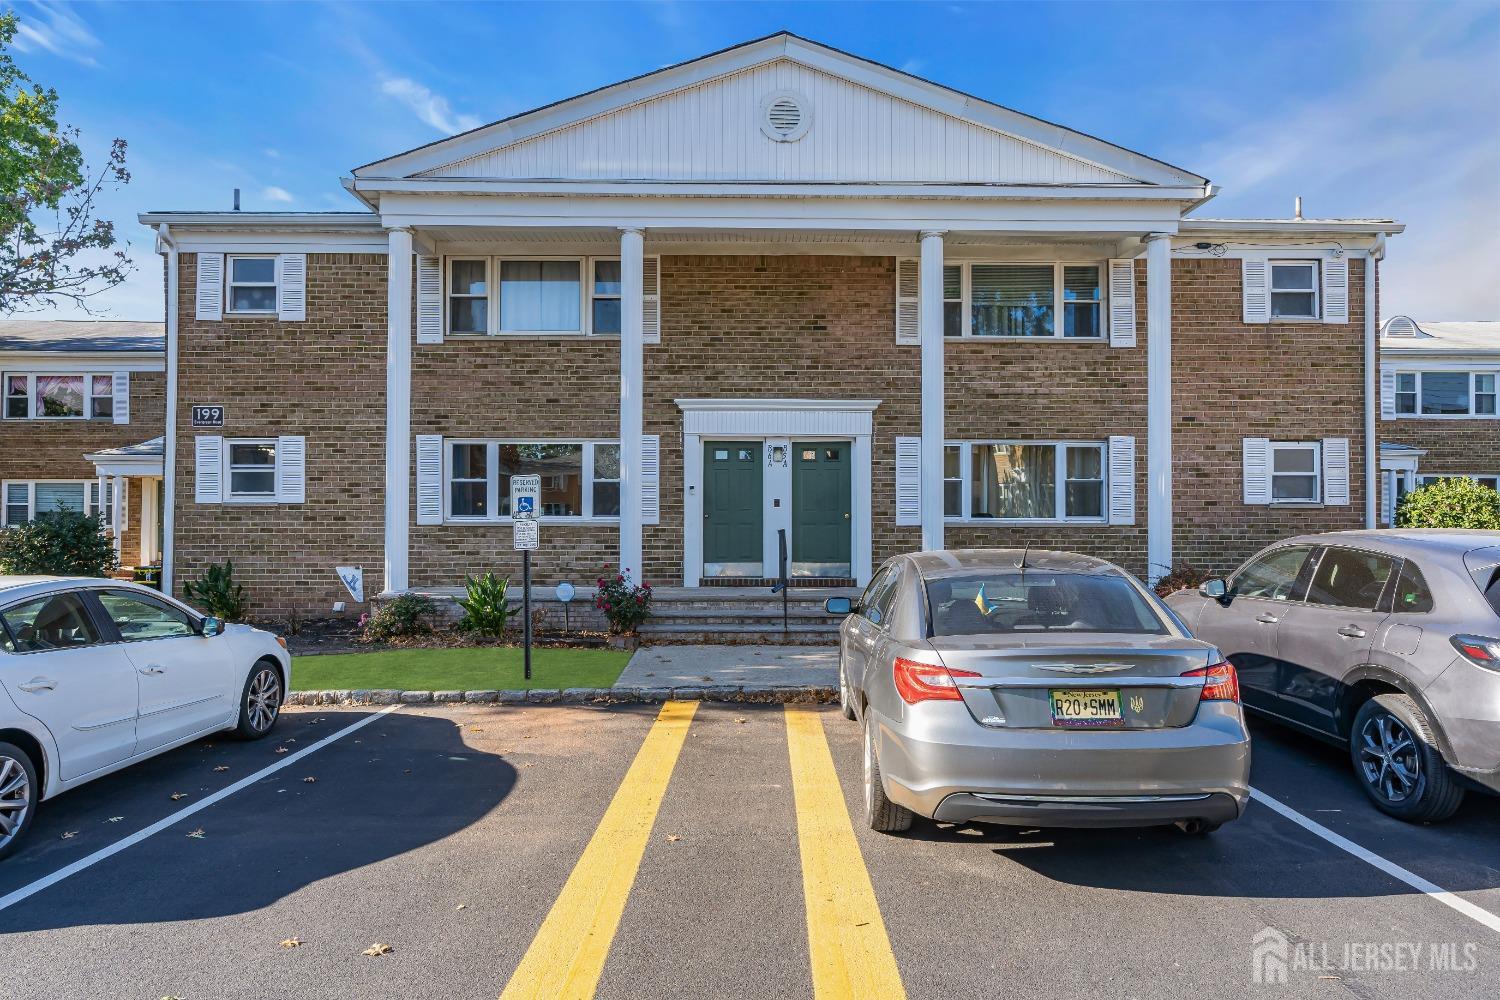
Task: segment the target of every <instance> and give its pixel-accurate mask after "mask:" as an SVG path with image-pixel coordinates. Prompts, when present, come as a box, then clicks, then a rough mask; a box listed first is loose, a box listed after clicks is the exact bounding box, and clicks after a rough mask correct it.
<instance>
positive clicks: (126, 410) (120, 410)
mask: <svg viewBox="0 0 1500 1000" xmlns="http://www.w3.org/2000/svg"><path fill="white" fill-rule="evenodd" d="M110 389H111V391H112V392H113V393H114V399H113V400H112V401H111V406H110V409H111V411H112V412H113V413H114V421H115V423H117V424H128V423H130V373H129V372H115V373H114V374H113V375H111V376H110Z"/></svg>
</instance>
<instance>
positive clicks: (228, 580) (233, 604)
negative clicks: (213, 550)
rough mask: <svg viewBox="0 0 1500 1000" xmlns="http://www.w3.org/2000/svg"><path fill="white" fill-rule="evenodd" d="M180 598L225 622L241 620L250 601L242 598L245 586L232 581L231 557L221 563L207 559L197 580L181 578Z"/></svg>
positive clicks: (232, 564)
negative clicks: (206, 564)
mask: <svg viewBox="0 0 1500 1000" xmlns="http://www.w3.org/2000/svg"><path fill="white" fill-rule="evenodd" d="M182 598H183V600H185V601H187V602H188V603H189V604H192V605H194V606H195V607H197V608H198V609H199V610H201V611H203V612H204V613H206V614H209V615H212V616H213V617H215V618H222V619H223V620H224V621H226V622H237V621H243V620H244V618H245V613H246V612H247V611H248V610H249V607H250V602H249V601H247V600H245V588H244V587H241V586H240V585H239V584H237V583H235V582H234V560H232V559H225V560H224V563H223V565H220V564H219V563H211V564H210V565H209V567H208V569H206V570H204V572H203V578H202V579H201V580H198V581H197V582H194V581H192V580H184V581H182Z"/></svg>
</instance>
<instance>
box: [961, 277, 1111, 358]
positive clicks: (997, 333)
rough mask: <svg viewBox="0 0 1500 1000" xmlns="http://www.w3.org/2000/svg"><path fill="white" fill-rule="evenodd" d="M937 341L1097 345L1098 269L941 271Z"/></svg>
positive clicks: (1100, 314)
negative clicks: (1047, 341) (1091, 342)
mask: <svg viewBox="0 0 1500 1000" xmlns="http://www.w3.org/2000/svg"><path fill="white" fill-rule="evenodd" d="M943 335H944V336H946V337H976V338H977V337H984V338H994V337H1016V338H1022V337H1024V338H1048V337H1052V338H1059V339H1078V340H1099V339H1102V338H1103V337H1104V336H1105V330H1104V275H1103V265H1101V264H1083V263H1080V264H1067V263H990V262H980V261H975V262H965V263H962V264H950V265H947V266H945V267H944V268H943Z"/></svg>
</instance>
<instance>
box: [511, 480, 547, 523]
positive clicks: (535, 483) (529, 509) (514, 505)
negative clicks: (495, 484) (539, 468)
mask: <svg viewBox="0 0 1500 1000" xmlns="http://www.w3.org/2000/svg"><path fill="white" fill-rule="evenodd" d="M541 499H542V477H541V476H511V477H510V516H511V517H512V518H514V519H515V520H517V521H534V520H536V514H537V508H538V507H539V506H540V503H541Z"/></svg>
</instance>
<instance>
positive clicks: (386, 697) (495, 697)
mask: <svg viewBox="0 0 1500 1000" xmlns="http://www.w3.org/2000/svg"><path fill="white" fill-rule="evenodd" d="M838 699H839V692H838V689H837V688H833V687H820V686H817V685H805V686H795V687H745V686H740V685H735V684H712V685H698V686H695V687H653V688H639V687H638V688H630V687H625V688H566V689H557V688H537V689H534V690H531V691H398V690H391V689H385V688H382V689H372V690H356V691H293V692H292V693H291V694H290V695H288V696H287V700H286V703H287V704H288V705H433V704H437V705H443V704H449V705H451V704H468V705H636V704H654V703H657V702H663V701H723V702H741V703H746V704H765V705H784V704H809V705H816V704H828V703H831V702H837V701H838Z"/></svg>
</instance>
